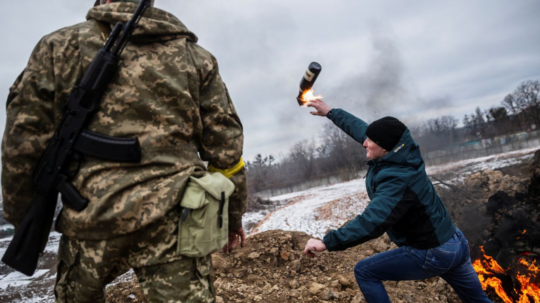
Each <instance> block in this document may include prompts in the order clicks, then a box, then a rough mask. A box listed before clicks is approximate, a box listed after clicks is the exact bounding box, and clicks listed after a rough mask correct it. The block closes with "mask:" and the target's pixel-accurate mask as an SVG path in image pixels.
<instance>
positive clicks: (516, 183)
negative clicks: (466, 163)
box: [465, 170, 528, 201]
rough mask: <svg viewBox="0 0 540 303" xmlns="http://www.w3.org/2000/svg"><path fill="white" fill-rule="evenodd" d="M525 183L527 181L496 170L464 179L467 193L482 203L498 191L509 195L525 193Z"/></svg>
mask: <svg viewBox="0 0 540 303" xmlns="http://www.w3.org/2000/svg"><path fill="white" fill-rule="evenodd" d="M527 183H528V180H527V179H522V178H519V177H514V176H509V175H504V174H503V173H502V172H501V171H498V170H485V171H482V172H478V173H475V174H472V175H470V176H468V177H467V179H465V187H466V188H467V189H468V191H469V192H470V193H472V194H473V195H474V196H479V198H481V199H482V200H484V201H487V199H488V198H489V197H490V196H492V195H494V194H495V193H496V192H499V191H504V192H506V193H507V194H509V195H513V194H515V193H516V192H525V191H526V190H527V189H526V188H527Z"/></svg>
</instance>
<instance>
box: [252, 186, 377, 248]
mask: <svg viewBox="0 0 540 303" xmlns="http://www.w3.org/2000/svg"><path fill="white" fill-rule="evenodd" d="M363 192H365V183H364V180H363V179H357V180H353V181H349V182H345V183H340V184H335V185H331V186H322V187H315V188H311V189H308V190H305V191H301V192H296V193H290V194H286V195H281V196H276V197H273V198H271V199H270V200H272V201H283V200H285V201H286V203H287V204H286V206H284V207H282V208H280V209H278V210H276V211H274V212H273V213H271V214H270V215H269V216H267V217H266V218H264V219H263V220H262V221H261V223H259V225H258V226H257V227H256V228H255V229H254V230H253V233H258V232H262V231H266V230H273V229H282V230H296V231H304V232H306V233H309V234H312V235H314V236H317V237H322V236H323V235H324V232H325V231H326V230H327V229H328V228H336V227H338V226H340V225H341V224H343V222H344V221H346V220H343V219H342V220H339V221H336V220H333V219H332V218H327V216H325V211H328V210H327V209H325V208H324V206H326V205H327V204H328V203H332V202H334V204H335V208H339V209H342V208H341V207H339V206H341V204H346V205H349V204H351V203H348V202H350V199H347V198H350V197H354V196H358V195H359V194H361V193H363ZM367 203H368V199H367V195H362V196H361V199H360V200H358V201H356V203H352V205H350V206H351V207H350V208H348V209H347V210H346V212H347V216H346V217H347V218H349V217H351V216H352V217H354V216H355V215H356V214H359V213H361V212H362V211H363V210H364V208H365V207H366V206H367ZM332 208H333V207H332ZM329 211H331V210H329ZM317 217H323V218H326V219H322V220H319V219H317Z"/></svg>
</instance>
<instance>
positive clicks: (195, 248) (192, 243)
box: [177, 173, 234, 257]
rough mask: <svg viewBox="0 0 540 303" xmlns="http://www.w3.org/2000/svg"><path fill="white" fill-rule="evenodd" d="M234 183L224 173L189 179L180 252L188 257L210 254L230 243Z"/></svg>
mask: <svg viewBox="0 0 540 303" xmlns="http://www.w3.org/2000/svg"><path fill="white" fill-rule="evenodd" d="M233 191H234V183H232V182H231V181H230V180H229V179H227V178H226V177H225V176H223V175H222V174H221V173H208V174H205V175H204V176H203V177H201V178H194V177H190V180H189V182H188V185H187V187H186V190H185V191H184V196H183V197H182V200H181V201H180V206H181V209H182V212H181V217H180V221H179V223H178V246H177V250H178V253H179V254H181V255H184V256H188V257H203V256H206V255H208V254H211V253H213V252H215V251H217V250H219V249H221V248H222V247H223V246H225V245H226V244H227V242H228V235H229V196H230V195H231V194H232V193H233Z"/></svg>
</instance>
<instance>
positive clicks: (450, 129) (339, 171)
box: [246, 80, 540, 193]
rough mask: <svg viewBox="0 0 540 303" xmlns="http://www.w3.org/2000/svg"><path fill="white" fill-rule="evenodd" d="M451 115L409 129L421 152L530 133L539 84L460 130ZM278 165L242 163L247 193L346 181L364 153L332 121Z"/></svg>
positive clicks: (538, 122) (268, 158)
mask: <svg viewBox="0 0 540 303" xmlns="http://www.w3.org/2000/svg"><path fill="white" fill-rule="evenodd" d="M459 122H460V121H459V120H458V119H457V118H455V117H452V116H441V117H438V118H435V119H429V120H427V121H425V122H424V123H422V124H420V125H416V126H410V127H409V129H410V131H411V133H412V135H413V137H414V139H415V141H416V142H417V143H418V144H419V145H420V147H421V149H422V152H424V153H425V152H430V151H434V150H438V149H441V148H443V147H445V146H448V145H452V144H458V143H462V142H467V141H471V140H480V139H488V138H494V137H497V136H504V135H508V134H512V133H516V132H522V131H531V130H534V129H537V128H538V127H540V81H538V80H536V81H533V80H528V81H525V82H523V83H521V84H520V85H518V87H517V88H516V89H515V90H514V92H512V93H510V94H508V95H507V96H505V97H504V99H503V100H502V101H501V105H500V106H493V107H491V108H489V109H487V110H482V109H480V107H477V108H476V110H475V111H474V112H473V113H471V114H466V115H465V116H464V117H463V120H462V122H463V126H462V127H458V126H459ZM280 158H281V159H280V160H279V161H277V160H276V158H275V157H274V156H273V155H265V156H263V155H262V154H258V155H257V156H256V157H255V158H254V159H253V160H252V161H248V162H247V163H246V169H247V176H248V190H249V192H250V193H256V192H259V191H262V190H266V189H272V188H284V187H290V186H294V185H297V184H300V183H303V182H306V181H310V180H319V179H323V178H330V177H332V176H339V177H341V179H342V180H350V179H353V178H355V177H357V176H358V173H359V172H360V171H362V170H364V169H365V167H366V165H365V162H366V161H367V159H366V157H365V150H364V148H363V147H362V145H361V143H359V142H356V141H355V140H353V139H352V138H350V137H349V136H348V135H347V134H345V132H343V131H341V130H340V129H339V128H337V127H336V126H335V125H333V124H332V123H330V122H329V123H327V124H325V125H324V128H323V131H322V134H321V136H320V138H319V140H317V141H316V140H314V139H312V140H302V141H300V142H297V143H296V144H295V145H293V146H292V147H291V148H290V149H289V150H288V152H287V153H286V154H285V155H282V156H281V157H280Z"/></svg>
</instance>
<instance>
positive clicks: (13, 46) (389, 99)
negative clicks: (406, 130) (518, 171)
mask: <svg viewBox="0 0 540 303" xmlns="http://www.w3.org/2000/svg"><path fill="white" fill-rule="evenodd" d="M92 4H93V1H92V0H85V1H71V0H50V1H38V0H29V1H2V2H1V3H0V9H1V10H2V11H4V12H8V14H5V16H4V17H3V19H2V21H1V22H2V24H1V25H2V27H3V28H4V29H8V30H3V31H2V32H1V33H0V35H1V39H2V41H4V42H5V43H4V46H3V47H2V48H1V49H0V60H1V62H0V64H1V66H2V69H1V70H0V91H3V92H4V93H5V95H6V96H7V89H8V88H9V86H10V85H11V84H12V83H13V81H14V80H15V78H16V77H17V75H18V74H19V72H20V71H21V70H22V69H23V68H24V66H25V64H26V61H27V60H28V57H29V55H30V52H31V51H32V48H33V47H34V45H35V44H36V43H37V41H38V40H39V38H40V37H41V36H43V35H45V34H47V33H50V32H52V31H53V30H55V29H58V28H60V27H64V26H68V25H70V24H74V23H77V22H81V21H84V17H85V15H86V12H87V10H88V9H89V8H90V6H91V5H92ZM156 5H157V6H158V7H160V8H162V9H165V10H167V11H170V12H172V13H173V14H175V15H176V16H178V17H179V18H180V19H181V20H182V22H183V23H185V24H186V25H187V27H188V28H190V29H191V30H193V31H194V32H195V33H196V34H197V35H198V36H199V38H200V40H199V41H200V45H202V46H203V47H205V48H206V49H208V50H209V51H211V52H212V53H213V54H214V55H215V56H216V58H217V59H218V61H219V64H220V71H221V74H222V76H223V79H224V80H225V82H226V84H227V86H228V88H229V91H230V94H231V96H232V98H233V101H234V102H235V106H236V108H237V110H238V112H239V114H240V118H241V119H242V122H243V124H244V128H245V131H246V142H245V154H246V159H251V158H253V157H254V156H255V155H256V154H257V153H262V154H269V153H272V154H278V153H280V152H284V151H287V150H288V149H289V147H290V146H292V145H293V144H294V143H296V142H297V141H299V140H303V139H310V138H317V137H318V136H319V134H320V132H321V130H322V125H323V124H324V123H325V122H326V121H327V120H326V119H324V118H319V117H313V116H311V115H309V109H306V108H301V107H299V106H298V105H297V103H296V101H295V97H296V93H297V90H298V83H299V81H300V78H301V77H302V74H303V73H304V71H305V69H306V67H307V65H308V64H309V63H310V62H312V61H317V62H319V63H321V64H322V66H323V71H322V73H321V75H320V76H319V79H318V80H317V83H316V84H315V87H314V88H315V90H316V92H317V93H319V94H322V95H323V96H324V100H326V101H327V102H328V103H329V104H331V105H332V106H336V107H343V108H345V109H346V110H349V111H351V112H352V113H353V114H355V115H358V116H359V117H362V118H364V119H366V120H368V121H369V120H373V119H376V118H379V117H380V116H383V115H396V116H398V117H400V118H402V119H403V120H404V121H416V120H420V119H429V118H435V117H438V116H441V115H448V114H450V115H454V116H455V117H457V118H459V119H461V118H462V117H463V115H464V114H465V113H469V112H472V111H474V109H475V108H476V107H477V106H480V107H481V108H483V109H487V108H489V107H491V106H492V105H499V104H500V101H501V100H502V97H504V95H506V94H508V93H510V92H512V91H513V89H514V88H515V87H516V86H517V85H518V84H519V83H520V82H522V81H524V80H528V79H540V58H538V53H540V40H538V39H535V37H536V36H537V33H538V32H540V23H539V22H537V19H538V18H537V15H538V12H540V8H539V5H538V3H537V2H535V1H517V2H516V1H504V0H480V1H474V2H464V1H446V2H441V1H434V2H422V3H414V2H403V1H397V0H390V1H379V2H373V1H367V0H360V1H352V0H345V1H324V0H312V1H308V0H298V1H284V0H272V1H270V0H260V1H250V0H237V1H221V0H204V1H176V0H157V1H156ZM0 108H1V115H0V125H1V126H0V129H3V125H4V123H5V110H4V107H3V106H0Z"/></svg>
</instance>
